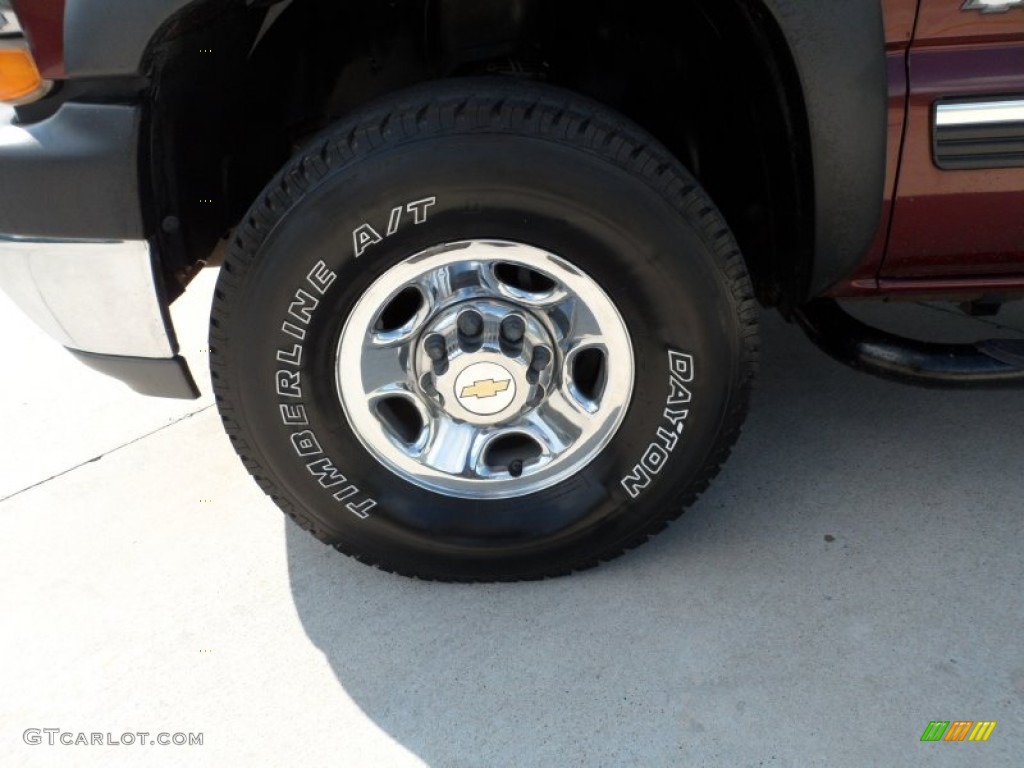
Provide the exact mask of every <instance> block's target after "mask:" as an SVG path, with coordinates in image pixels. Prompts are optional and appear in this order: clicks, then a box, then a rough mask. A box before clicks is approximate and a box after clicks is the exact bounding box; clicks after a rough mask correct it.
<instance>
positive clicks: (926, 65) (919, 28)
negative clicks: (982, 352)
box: [831, 0, 1024, 297]
mask: <svg viewBox="0 0 1024 768" xmlns="http://www.w3.org/2000/svg"><path fill="white" fill-rule="evenodd" d="M962 5H963V3H956V2H935V1H934V0H922V1H921V2H920V14H919V15H917V20H916V29H915V14H916V12H917V7H918V2H916V0H886V2H884V3H883V8H884V12H885V28H886V46H887V53H886V55H887V65H888V73H889V147H888V155H887V166H886V179H885V189H886V195H885V207H884V209H883V216H882V221H881V225H880V227H879V231H878V234H877V236H876V238H875V241H874V244H873V246H872V248H871V250H870V252H869V253H868V254H866V256H865V258H864V261H863V263H862V264H861V265H860V267H859V268H858V269H857V271H856V272H855V273H854V274H853V275H852V276H851V277H850V278H849V279H848V280H846V281H844V282H843V283H841V284H839V285H837V286H835V288H833V290H832V291H831V293H832V295H833V296H836V297H844V296H879V295H891V296H900V295H903V296H909V295H915V296H916V295H922V294H934V295H937V296H952V295H955V294H957V293H965V294H977V293H979V292H981V293H994V294H1020V293H1024V168H983V169H976V170H971V169H963V170H956V171H944V170H942V169H940V168H938V167H937V166H936V164H935V161H934V157H933V146H932V143H933V142H932V127H933V120H934V103H935V101H936V100H938V99H956V100H960V99H964V100H967V99H976V98H984V97H1004V96H1012V95H1014V94H1022V93H1024V11H1021V10H1020V9H1016V10H1013V9H1011V10H1010V11H1007V12H1005V13H995V12H993V13H981V12H978V11H969V10H964V9H962V7H961V6H962Z"/></svg>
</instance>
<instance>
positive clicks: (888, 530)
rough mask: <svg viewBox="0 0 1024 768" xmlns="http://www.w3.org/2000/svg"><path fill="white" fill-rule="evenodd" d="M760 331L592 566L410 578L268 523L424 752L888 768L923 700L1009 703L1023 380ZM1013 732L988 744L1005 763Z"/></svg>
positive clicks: (346, 759)
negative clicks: (706, 486) (664, 507)
mask: <svg viewBox="0 0 1024 768" xmlns="http://www.w3.org/2000/svg"><path fill="white" fill-rule="evenodd" d="M763 336H764V339H763V341H764V343H763V357H762V372H761V376H760V385H759V388H758V390H757V392H756V394H755V397H754V403H753V407H752V411H751V416H750V418H749V420H748V425H747V428H746V430H745V432H744V434H743V436H742V437H741V439H740V441H739V444H738V445H737V448H736V450H735V452H734V455H733V457H732V459H731V460H730V462H729V463H728V464H727V466H726V468H725V469H724V470H723V472H722V474H721V475H720V476H719V478H718V479H717V481H716V482H715V483H714V484H713V487H712V488H711V489H710V490H709V491H708V492H707V493H706V494H705V495H704V496H703V497H702V498H701V500H700V501H699V502H698V503H697V505H696V506H695V507H694V508H692V509H691V510H690V511H689V512H688V513H687V514H686V515H684V516H683V517H682V518H681V519H680V520H679V521H678V522H677V523H676V524H674V525H673V526H671V527H670V529H669V530H668V531H665V532H663V533H662V534H661V535H660V536H658V537H657V538H655V539H654V540H652V541H651V542H649V543H648V544H647V545H645V546H643V547H641V548H640V549H638V550H635V551H633V552H632V553H629V554H627V555H626V556H624V557H622V558H620V559H618V560H616V561H614V562H612V563H608V564H606V565H604V566H602V567H601V568H598V569H596V570H593V571H589V572H585V573H581V574H578V575H575V576H573V577H570V578H563V579H557V580H552V581H547V582H540V583H525V584H516V585H479V586H463V585H445V584H432V583H424V582H418V581H413V580H410V579H405V578H401V577H396V576H391V575H388V574H385V573H381V572H379V571H376V570H373V569H370V568H367V567H365V566H363V565H360V564H358V563H356V562H354V561H352V560H350V559H348V558H345V557H343V556H341V555H339V554H337V553H335V552H333V551H332V550H329V549H327V548H325V547H323V546H322V545H321V544H319V543H318V542H316V541H314V540H313V539H312V538H311V537H310V536H308V535H307V534H305V533H304V532H302V531H301V530H299V529H298V528H297V527H295V526H294V525H291V524H288V526H287V555H288V563H289V574H290V580H291V587H292V592H293V596H294V600H295V605H296V608H297V610H298V614H299V616H300V618H301V620H302V623H303V625H304V628H305V630H306V632H307V634H308V635H309V637H310V639H311V640H312V641H313V643H314V644H315V645H316V646H317V648H319V649H320V650H321V651H322V652H323V653H324V655H325V656H326V658H327V659H328V661H329V662H330V664H331V667H332V669H333V671H334V673H335V675H336V676H337V678H338V681H339V684H340V685H341V686H342V687H343V689H344V690H345V692H346V693H347V694H348V695H349V696H350V697H351V698H352V699H353V700H354V701H355V702H356V703H357V704H358V705H359V706H360V707H361V708H362V710H363V712H364V713H365V714H366V715H367V716H368V717H369V718H370V719H371V720H372V721H374V722H375V723H376V724H377V725H378V726H379V727H380V728H381V729H382V730H383V731H385V732H386V733H387V734H389V735H390V736H391V737H392V738H394V739H395V740H396V741H397V742H398V743H400V744H401V745H402V746H403V747H405V748H406V749H408V750H410V751H411V752H413V753H414V754H416V755H417V756H418V757H419V758H421V759H422V760H423V761H424V762H425V763H426V764H428V765H431V766H445V767H447V766H474V767H475V766H488V767H489V768H490V767H497V766H517V767H519V766H553V765H558V766H571V765H578V766H587V767H588V768H589V767H590V766H627V765H643V766H651V767H653V766H675V765H702V764H709V765H757V764H758V763H759V761H762V760H763V761H765V762H766V763H767V762H769V761H770V760H771V759H774V760H776V761H777V764H800V765H811V764H829V765H847V764H848V765H866V764H891V765H896V764H906V756H905V752H906V750H907V749H910V748H912V747H914V746H915V744H916V742H917V740H918V739H919V736H920V733H921V731H922V729H923V728H924V727H925V726H926V725H927V723H928V721H929V719H934V718H935V717H938V716H939V715H938V714H936V713H945V714H942V717H943V718H949V719H953V718H968V719H970V718H987V719H995V720H999V719H1001V718H1002V719H1004V720H1005V721H1007V722H1008V723H1009V721H1011V720H1013V718H1014V717H1015V715H1013V713H1014V712H1016V713H1018V714H1019V711H1020V707H1021V705H1022V703H1024V682H1022V681H1024V662H1021V661H1020V658H1019V655H1018V651H1017V647H1018V643H1019V633H1018V630H1019V617H1020V616H1021V615H1024V601H1022V597H1021V595H1022V594H1024V589H1022V587H1024V566H1022V564H1021V559H1020V556H1019V553H1020V551H1021V550H1022V544H1024V526H1022V517H1024V516H1022V515H1021V509H1022V506H1024V503H1022V499H1024V493H1022V487H1024V484H1022V480H1021V459H1020V457H1021V456H1024V428H1022V427H1024V393H1021V392H1017V391H1009V392H939V391H926V390H918V389H913V388H908V387H903V386H899V385H895V384H888V383H885V382H881V381H877V380H874V379H870V378H868V377H866V376H863V375H860V374H857V373H854V372H852V371H849V370H846V369H844V368H842V367H841V366H839V365H838V364H835V363H833V362H831V361H829V360H828V359H826V358H825V357H823V356H822V355H821V354H820V353H819V352H817V350H815V349H813V348H812V347H811V346H810V344H809V343H808V342H807V341H806V340H805V339H804V338H803V337H802V335H801V334H800V332H799V331H798V330H796V329H795V328H793V327H791V326H786V325H785V324H783V323H782V322H781V321H780V320H778V319H777V318H776V317H775V316H766V317H765V319H764V323H763ZM951 590H952V591H951ZM959 597H963V598H965V599H959ZM954 598H956V599H954ZM1010 727H1011V726H1009V725H1008V726H1007V730H1009V729H1010ZM996 735H999V734H998V732H997V733H996ZM1011 735H1012V734H1011V733H1006V735H1005V738H1004V739H1003V740H1002V741H1001V742H999V741H997V740H996V739H993V740H992V742H991V743H989V744H986V745H985V746H986V748H987V749H986V752H987V757H988V758H989V759H992V760H994V761H996V762H998V761H999V760H1000V759H1001V757H1003V756H1005V757H1006V759H1007V762H1005V764H1007V765H1009V764H1011V762H1010V761H1009V756H1010V750H1011V749H1014V750H1015V749H1016V748H1018V747H1019V746H1020V745H1021V740H1020V739H1021V737H1020V734H1016V739H1014V738H1011ZM908 740H909V741H910V742H914V743H915V744H908ZM888 753H891V754H888ZM358 754H359V749H358V745H353V748H352V752H351V754H347V755H339V756H338V759H339V763H340V764H344V765H349V764H352V765H360V764H361V763H360V762H359V759H358ZM888 758H891V759H888ZM993 764H995V762H994V763H993Z"/></svg>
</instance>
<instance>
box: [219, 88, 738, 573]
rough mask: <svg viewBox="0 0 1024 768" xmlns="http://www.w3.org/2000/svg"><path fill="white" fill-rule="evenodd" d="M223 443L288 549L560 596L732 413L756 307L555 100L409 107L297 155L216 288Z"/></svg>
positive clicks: (678, 216) (731, 253) (727, 263)
mask: <svg viewBox="0 0 1024 768" xmlns="http://www.w3.org/2000/svg"><path fill="white" fill-rule="evenodd" d="M210 346H211V353H212V376H213V384H214V389H215V392H216V399H217V405H218V408H219V409H220V414H221V417H222V420H223V423H224V426H225V428H226V431H227V433H228V435H229V437H230V439H231V441H232V443H233V444H234V447H235V449H236V450H237V452H238V454H239V455H240V456H241V458H242V461H243V462H244V464H245V466H246V468H247V469H248V470H249V472H250V473H251V474H252V475H253V476H254V477H255V478H256V480H257V482H258V483H259V484H260V486H261V487H262V488H263V490H264V491H265V492H266V493H267V494H268V495H270V496H271V498H272V499H273V500H274V501H275V502H276V503H277V504H278V506H280V507H281V509H283V510H284V511H285V512H286V513H287V514H288V515H290V516H291V517H292V518H293V519H294V520H295V521H296V522H298V523H299V525H301V526H302V527H303V528H305V529H307V530H309V531H310V532H312V533H313V534H314V535H315V536H317V537H318V538H319V539H321V540H323V541H324V542H327V543H328V544H331V545H333V546H334V547H336V548H337V549H339V550H340V551H342V552H345V553H347V554H349V555H352V556H354V557H355V558H357V559H359V560H361V561H363V562H365V563H369V564H373V565H376V566H378V567H380V568H383V569H386V570H388V571H393V572H396V573H401V574H405V575H410V576H417V577H421V578H426V579H437V580H446V581H494V580H518V579H533V578H541V577H546V576H554V575H559V574H565V573H569V572H571V571H573V570H577V569H582V568H587V567H590V566H593V565H595V564H597V563H598V562H600V561H602V560H607V559H609V558H612V557H614V556H616V555H618V554H620V553H621V552H623V551H624V550H626V549H629V548H631V547H633V546H636V545H637V544H639V543H641V542H643V541H645V540H646V539H647V538H648V537H649V536H650V535H651V534H653V533H656V532H657V531H659V530H661V529H663V528H664V527H665V526H666V524H667V523H668V521H670V520H672V519H673V518H675V517H677V516H678V515H679V514H680V513H681V511H682V510H683V508H684V507H685V506H686V505H688V504H690V503H691V502H693V501H694V500H695V499H696V497H697V495H698V494H699V493H700V492H701V491H702V490H703V489H704V488H705V487H706V486H707V484H708V482H709V480H710V479H711V478H712V477H713V476H714V475H715V474H716V473H717V471H718V469H719V467H720V465H721V464H722V462H723V461H724V460H725V458H726V457H727V455H728V453H729V450H730V448H731V446H732V444H733V442H734V441H735V440H736V438H737V436H738V434H739V431H740V426H741V423H742V421H743V417H744V415H745V413H746V408H747V401H748V396H749V390H750V385H751V381H752V377H753V374H754V369H755V366H756V356H757V307H756V304H755V302H754V300H753V296H752V289H751V284H750V281H749V278H748V275H747V272H746V268H745V265H744V262H743V259H742V257H741V255H740V253H739V251H738V249H737V246H736V243H735V241H734V239H733V237H732V235H731V234H730V232H729V228H728V227H727V226H726V224H725V222H724V221H723V219H722V217H721V215H720V214H719V213H718V211H717V210H716V208H715V206H714V205H713V204H712V202H711V201H710V200H709V199H708V197H707V196H706V195H705V193H704V192H703V191H702V190H701V188H700V187H699V186H698V184H697V183H696V182H695V181H694V179H693V178H692V177H691V176H690V175H689V173H688V172H687V171H686V170H685V169H684V168H683V167H682V166H681V165H680V164H679V162H677V161H676V160H675V159H674V158H673V157H672V156H671V155H670V154H669V153H668V151H667V150H666V149H665V148H664V147H662V146H661V145H659V144H658V143H657V141H655V140H654V139H653V138H652V137H651V136H649V135H648V134H647V133H646V132H645V131H644V130H642V129H641V128H639V127H638V126H636V125H634V124H633V123H631V122H630V121H628V120H627V119H625V118H623V117H622V116H620V115H618V114H617V113H615V112H614V111H612V110H611V109H609V108H607V107H604V106H602V105H600V104H597V103H594V102H591V101H589V100H586V99H584V98H582V97H579V96H577V95H575V94H572V93H569V92H566V91H562V90H559V89H556V88H552V87H547V86H542V85H538V84H535V83H525V82H520V81H512V80H508V81H506V80H502V79H497V78H494V79H487V78H481V79H474V80H453V81H443V82H435V83H431V84H428V85H424V86H419V87H416V88H413V89H410V90H408V91H404V92H401V93H398V94H394V95H392V96H389V97H388V98H386V99H385V100H382V101H379V102H377V103H375V104H372V105H369V106H367V107H365V108H363V109H361V110H360V111H359V112H358V113H354V114H352V115H350V116H349V117H347V118H346V119H344V120H342V121H341V122H339V123H338V124H336V125H334V126H332V127H331V128H330V129H328V130H327V131H325V132H324V133H323V134H321V135H320V136H318V137H317V138H315V139H314V140H313V141H312V142H310V143H309V144H308V145H307V146H306V147H305V148H304V149H302V150H300V151H299V152H298V153H297V154H296V156H295V157H294V158H293V159H292V160H291V162H289V164H288V165H287V166H286V167H285V168H284V169H283V170H282V171H281V172H280V173H279V174H278V175H277V177H276V178H275V179H274V180H273V181H272V182H271V183H270V184H269V186H268V187H267V189H266V190H265V192H264V193H263V194H262V195H261V196H260V198H259V199H258V200H257V201H256V202H255V203H254V205H253V206H252V208H251V209H250V211H249V213H248V214H247V215H246V216H245V218H244V219H243V221H242V223H241V225H240V226H239V228H238V230H237V233H236V235H235V236H234V238H233V242H232V245H231V248H230V249H229V254H228V256H227V258H226V260H225V263H224V266H223V268H222V270H221V274H220V277H219V279H218V284H217V290H216V293H215V300H214V305H213V311H212V317H211V330H210Z"/></svg>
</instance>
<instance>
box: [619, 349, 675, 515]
mask: <svg viewBox="0 0 1024 768" xmlns="http://www.w3.org/2000/svg"><path fill="white" fill-rule="evenodd" d="M668 370H669V376H668V399H667V400H666V401H665V410H664V411H663V413H662V416H663V417H664V419H665V422H666V423H665V424H662V425H661V426H659V427H658V429H657V431H656V432H655V439H654V440H653V441H651V444H650V445H649V446H647V450H646V451H644V455H643V456H642V457H641V458H640V461H639V462H637V464H636V466H634V467H633V470H632V471H631V472H630V473H629V474H628V475H626V476H625V477H623V478H622V481H621V484H622V487H623V488H625V489H626V493H628V494H629V496H630V498H633V499H635V498H636V497H637V496H639V495H640V494H641V492H643V490H644V489H645V488H647V487H648V486H649V485H650V484H651V480H652V479H653V478H654V477H655V476H656V475H658V474H659V473H660V472H661V471H662V470H663V469H664V468H665V465H666V464H668V460H669V457H670V456H671V455H672V452H673V451H674V450H675V449H676V446H677V445H678V444H679V436H680V435H682V434H683V429H684V428H685V426H686V417H687V416H689V415H690V409H689V408H683V407H681V406H683V405H686V404H688V403H689V402H690V400H691V399H692V397H693V396H692V394H691V393H690V390H689V389H688V388H687V386H686V385H687V384H690V383H691V382H693V355H689V354H686V353H685V352H676V351H675V350H672V349H670V350H669V351H668Z"/></svg>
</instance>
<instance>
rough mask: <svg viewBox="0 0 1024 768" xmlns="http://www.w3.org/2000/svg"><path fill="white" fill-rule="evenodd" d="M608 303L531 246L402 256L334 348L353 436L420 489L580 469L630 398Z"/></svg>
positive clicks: (487, 487) (484, 490)
mask: <svg viewBox="0 0 1024 768" xmlns="http://www.w3.org/2000/svg"><path fill="white" fill-rule="evenodd" d="M633 375H634V373H633V350H632V345H631V342H630V338H629V334H628V332H627V331H626V326H625V324H624V323H623V321H622V317H621V316H620V315H619V312H618V310H617V309H616V308H615V305H614V304H613V303H612V301H611V299H610V298H609V297H608V295H607V294H606V293H605V292H604V291H603V290H602V289H601V288H600V287H599V286H598V285H597V283H595V282H594V281H593V280H591V279H590V278H589V277H587V276H586V275H584V274H583V273H582V272H581V271H580V270H579V269H577V268H576V267H574V266H573V265H572V264H570V263H569V262H567V261H565V260H564V259H562V258H560V257H559V256H556V255H554V254H551V253H548V252H546V251H543V250H541V249H538V248H534V247H532V246H528V245H523V244H519V243H512V242H506V241H484V240H473V241H464V242H458V243H451V244H446V245H443V246H439V247H437V248H432V249H430V250H428V251H424V252H422V253H419V254H417V255H415V256H412V257H410V258H409V259H406V260H405V261H403V262H401V263H400V264H398V265H396V266H394V267H392V268H391V269H389V270H388V271H387V272H386V273H385V274H384V275H383V276H381V277H380V278H379V279H378V280H377V281H376V282H374V283H373V285H372V286H371V287H370V288H369V290H368V291H367V292H366V293H365V294H364V295H363V296H362V297H361V298H360V299H359V301H358V302H357V303H356V306H355V308H354V310H353V311H352V313H351V315H350V316H349V318H348V321H347V322H346V323H345V326H344V328H343V330H342V333H341V338H340V341H339V343H338V352H337V361H336V383H337V391H338V395H339V397H340V399H341V404H342V407H343V409H344V412H345V415H346V417H347V418H348V421H349V424H350V425H351V427H352V430H353V432H354V433H355V435H356V436H357V437H358V438H359V440H360V441H361V442H362V444H363V446H364V447H365V448H366V449H367V450H368V451H369V453H370V454H371V455H372V456H374V458H376V459H377V460H378V461H379V462H381V463H382V464H383V465H384V466H386V467H388V468H389V469H391V470H392V471H393V472H395V473H396V474H398V475H400V476H401V477H403V478H405V479H406V480H408V481H409V482H411V483H414V484H415V485H417V486H420V487H421V488H425V489H428V490H432V491H436V492H439V493H443V494H446V495H448V496H455V497H460V498H508V497H512V496H520V495H523V494H527V493H532V492H535V491H539V490H542V489H544V488H548V487H550V486H552V485H555V484H556V483H558V482H560V481H561V480H564V479H565V478H567V477H569V476H570V475H572V474H573V473H576V472H578V471H579V470H580V469H582V468H583V467H584V466H586V465H587V464H588V463H589V462H590V461H591V460H593V458H594V457H595V456H597V454H598V453H599V452H600V451H601V449H602V448H604V447H605V446H606V445H607V444H608V442H609V440H611V438H612V436H613V435H614V434H615V432H616V430H617V429H618V427H619V425H620V424H621V423H622V419H623V417H624V416H625V413H626V409H627V407H628V405H629V401H630V397H631V395H632V391H633Z"/></svg>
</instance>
